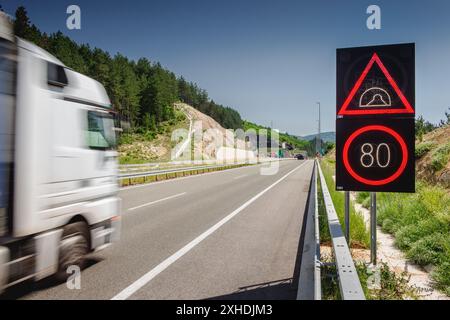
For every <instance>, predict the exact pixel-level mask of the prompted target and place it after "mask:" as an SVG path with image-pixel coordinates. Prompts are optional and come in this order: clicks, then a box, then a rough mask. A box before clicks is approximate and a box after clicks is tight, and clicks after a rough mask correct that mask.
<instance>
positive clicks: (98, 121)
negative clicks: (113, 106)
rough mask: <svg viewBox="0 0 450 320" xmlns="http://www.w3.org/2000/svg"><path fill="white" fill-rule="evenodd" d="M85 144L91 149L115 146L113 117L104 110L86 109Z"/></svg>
mask: <svg viewBox="0 0 450 320" xmlns="http://www.w3.org/2000/svg"><path fill="white" fill-rule="evenodd" d="M87 144H88V146H89V148H91V149H99V150H111V149H115V148H116V133H115V131H114V117H113V116H112V115H111V114H109V113H106V112H98V111H88V130H87Z"/></svg>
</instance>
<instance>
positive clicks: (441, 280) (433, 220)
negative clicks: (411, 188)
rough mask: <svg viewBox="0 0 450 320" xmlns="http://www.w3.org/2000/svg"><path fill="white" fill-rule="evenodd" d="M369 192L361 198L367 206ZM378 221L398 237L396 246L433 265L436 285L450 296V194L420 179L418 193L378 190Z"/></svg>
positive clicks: (359, 195) (360, 194)
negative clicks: (379, 191)
mask: <svg viewBox="0 0 450 320" xmlns="http://www.w3.org/2000/svg"><path fill="white" fill-rule="evenodd" d="M368 198H369V195H368V193H359V194H358V196H357V201H359V202H360V203H362V204H363V205H364V206H366V207H367V205H368ZM377 206H378V208H377V213H378V215H377V223H378V224H379V225H380V226H381V227H382V230H383V231H385V232H387V233H390V234H392V235H394V236H395V244H396V246H397V247H398V248H399V249H401V250H402V251H404V252H405V253H406V257H407V258H408V259H410V260H411V261H413V262H414V263H417V264H419V265H421V266H432V272H431V277H432V279H433V280H434V282H435V283H434V286H435V287H436V288H437V289H440V290H441V291H443V292H444V293H445V294H447V295H449V296H450V236H449V235H450V195H449V193H448V190H445V189H444V188H442V187H439V186H436V185H429V184H427V183H426V182H423V181H418V182H417V185H416V193H414V194H401V193H378V194H377Z"/></svg>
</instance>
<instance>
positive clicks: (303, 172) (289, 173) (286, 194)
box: [18, 160, 313, 299]
mask: <svg viewBox="0 0 450 320" xmlns="http://www.w3.org/2000/svg"><path fill="white" fill-rule="evenodd" d="M266 165H267V164H266ZM312 167H313V162H312V161H296V160H293V161H282V162H280V168H279V172H278V173H277V174H275V175H271V176H263V175H261V174H260V166H250V167H243V168H238V169H232V170H226V171H221V172H215V173H210V174H203V175H199V176H192V177H187V178H180V179H175V180H168V181H164V182H159V183H153V184H149V185H145V186H136V187H130V188H126V189H123V190H122V191H121V192H120V196H121V197H122V198H123V206H124V213H123V218H122V238H121V241H120V242H119V243H117V244H115V245H114V246H112V247H110V248H108V249H106V250H105V251H103V252H100V253H97V254H94V255H93V258H92V259H91V261H90V266H89V267H88V268H87V269H85V270H84V271H83V272H82V274H81V289H80V290H69V289H68V288H67V287H66V285H65V284H59V285H54V284H53V283H51V282H48V281H47V282H46V281H44V282H41V283H38V284H37V285H36V286H35V288H34V289H33V290H31V291H25V292H20V293H19V294H18V297H20V298H23V299H111V298H119V299H169V298H171V299H205V298H215V297H216V298H217V297H222V298H295V294H296V291H295V290H296V288H295V283H292V277H293V275H294V272H295V266H296V263H298V261H297V258H298V257H297V252H298V244H299V238H300V232H301V226H302V221H303V214H304V209H305V205H306V199H307V193H308V187H309V183H310V178H311V172H312ZM130 209H131V210H130ZM223 219H225V220H226V221H223ZM227 219H228V220H227ZM221 221H222V222H223V223H222V224H220V223H221ZM218 223H219V224H220V225H219V226H217V225H218ZM214 228H216V229H214ZM212 229H214V230H212ZM208 232H209V233H208ZM205 234H206V236H205ZM199 237H204V238H202V239H200V241H198V242H196V243H194V244H193V245H192V242H193V241H194V240H195V241H196V240H198V239H199ZM195 241H194V242H195ZM186 246H187V248H186ZM183 248H184V249H183ZM181 249H183V250H184V251H183V252H181V253H180V250H181ZM263 283H270V285H268V284H267V285H266V284H265V285H261V284H263ZM245 287H248V288H245Z"/></svg>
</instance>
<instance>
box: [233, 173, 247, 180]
mask: <svg viewBox="0 0 450 320" xmlns="http://www.w3.org/2000/svg"><path fill="white" fill-rule="evenodd" d="M247 176H248V174H243V175H241V176H237V177H234V178H233V179H234V180H237V179H241V178H244V177H247Z"/></svg>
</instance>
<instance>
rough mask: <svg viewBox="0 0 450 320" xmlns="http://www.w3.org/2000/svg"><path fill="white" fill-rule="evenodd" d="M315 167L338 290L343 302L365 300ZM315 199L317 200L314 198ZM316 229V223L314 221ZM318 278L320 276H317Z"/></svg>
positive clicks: (325, 185) (339, 226)
mask: <svg viewBox="0 0 450 320" xmlns="http://www.w3.org/2000/svg"><path fill="white" fill-rule="evenodd" d="M316 166H317V168H318V171H319V175H320V184H321V187H322V194H323V198H324V202H325V208H326V210H327V217H328V226H329V230H330V236H331V241H332V244H333V251H334V257H335V260H336V261H335V264H336V269H337V271H338V280H339V288H340V291H341V297H342V299H344V300H365V296H364V291H363V289H362V286H361V282H360V281H359V277H358V273H357V271H356V268H355V264H354V262H353V258H352V256H351V254H350V249H349V248H348V245H347V241H346V239H345V236H344V233H343V231H342V227H341V224H340V222H339V218H338V216H337V213H336V209H335V208H334V205H333V200H332V199H331V195H330V192H329V190H328V187H327V184H326V181H325V177H324V175H323V173H322V169H321V168H320V164H319V163H318V162H317V161H316ZM316 199H317V198H316ZM316 223H317V225H316V229H318V227H319V226H318V221H316ZM319 277H320V274H319Z"/></svg>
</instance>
